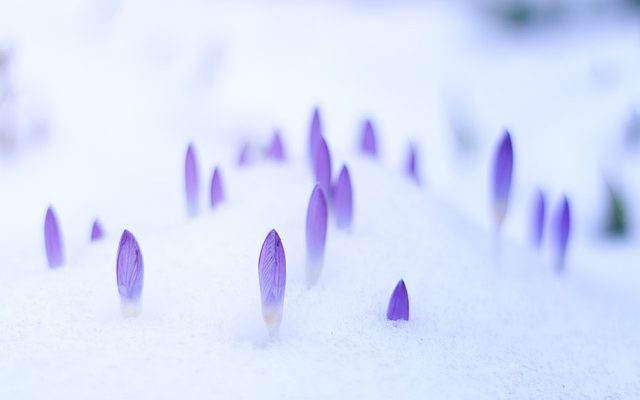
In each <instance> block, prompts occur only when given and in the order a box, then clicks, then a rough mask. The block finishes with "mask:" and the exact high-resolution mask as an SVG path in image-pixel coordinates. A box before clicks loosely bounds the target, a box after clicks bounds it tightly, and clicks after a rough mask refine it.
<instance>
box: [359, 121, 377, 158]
mask: <svg viewBox="0 0 640 400" xmlns="http://www.w3.org/2000/svg"><path fill="white" fill-rule="evenodd" d="M360 150H362V152H363V153H364V154H368V155H370V156H373V157H375V156H377V155H378V146H377V144H376V134H375V130H374V128H373V123H372V122H371V120H368V119H367V120H365V121H364V124H363V126H362V142H361V145H360Z"/></svg>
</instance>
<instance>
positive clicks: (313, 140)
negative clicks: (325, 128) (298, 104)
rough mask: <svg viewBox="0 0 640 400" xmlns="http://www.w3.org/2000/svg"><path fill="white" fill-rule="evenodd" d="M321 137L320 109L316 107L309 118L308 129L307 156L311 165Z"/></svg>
mask: <svg viewBox="0 0 640 400" xmlns="http://www.w3.org/2000/svg"><path fill="white" fill-rule="evenodd" d="M321 137H322V120H321V118H320V108H318V107H316V108H315V109H314V110H313V116H312V117H311V127H310V129H309V155H310V156H311V164H312V165H314V164H315V157H316V153H317V151H316V148H317V147H318V145H319V144H320V138H321Z"/></svg>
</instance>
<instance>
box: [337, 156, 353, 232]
mask: <svg viewBox="0 0 640 400" xmlns="http://www.w3.org/2000/svg"><path fill="white" fill-rule="evenodd" d="M333 206H334V207H333V209H334V212H335V216H336V225H337V226H338V229H349V228H351V221H352V219H353V193H352V189H351V175H350V174H349V170H348V169H347V166H346V165H343V166H342V169H341V170H340V174H339V175H338V181H337V182H336V184H335V186H334V187H333Z"/></svg>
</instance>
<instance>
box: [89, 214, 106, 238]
mask: <svg viewBox="0 0 640 400" xmlns="http://www.w3.org/2000/svg"><path fill="white" fill-rule="evenodd" d="M103 237H104V230H103V229H102V224H101V223H100V221H99V220H97V219H96V220H95V221H93V226H91V241H92V242H95V241H98V240H100V239H102V238H103Z"/></svg>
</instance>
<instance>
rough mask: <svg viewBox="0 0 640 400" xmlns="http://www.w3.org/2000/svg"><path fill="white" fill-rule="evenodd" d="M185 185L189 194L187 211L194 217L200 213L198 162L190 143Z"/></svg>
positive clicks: (186, 159) (185, 166) (185, 168)
mask: <svg viewBox="0 0 640 400" xmlns="http://www.w3.org/2000/svg"><path fill="white" fill-rule="evenodd" d="M184 187H185V192H186V195H187V213H188V214H189V216H190V217H193V216H194V215H196V214H197V213H198V193H199V191H200V188H199V181H198V163H197V160H196V154H195V150H194V148H193V144H189V147H188V148H187V155H186V157H185V160H184Z"/></svg>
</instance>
